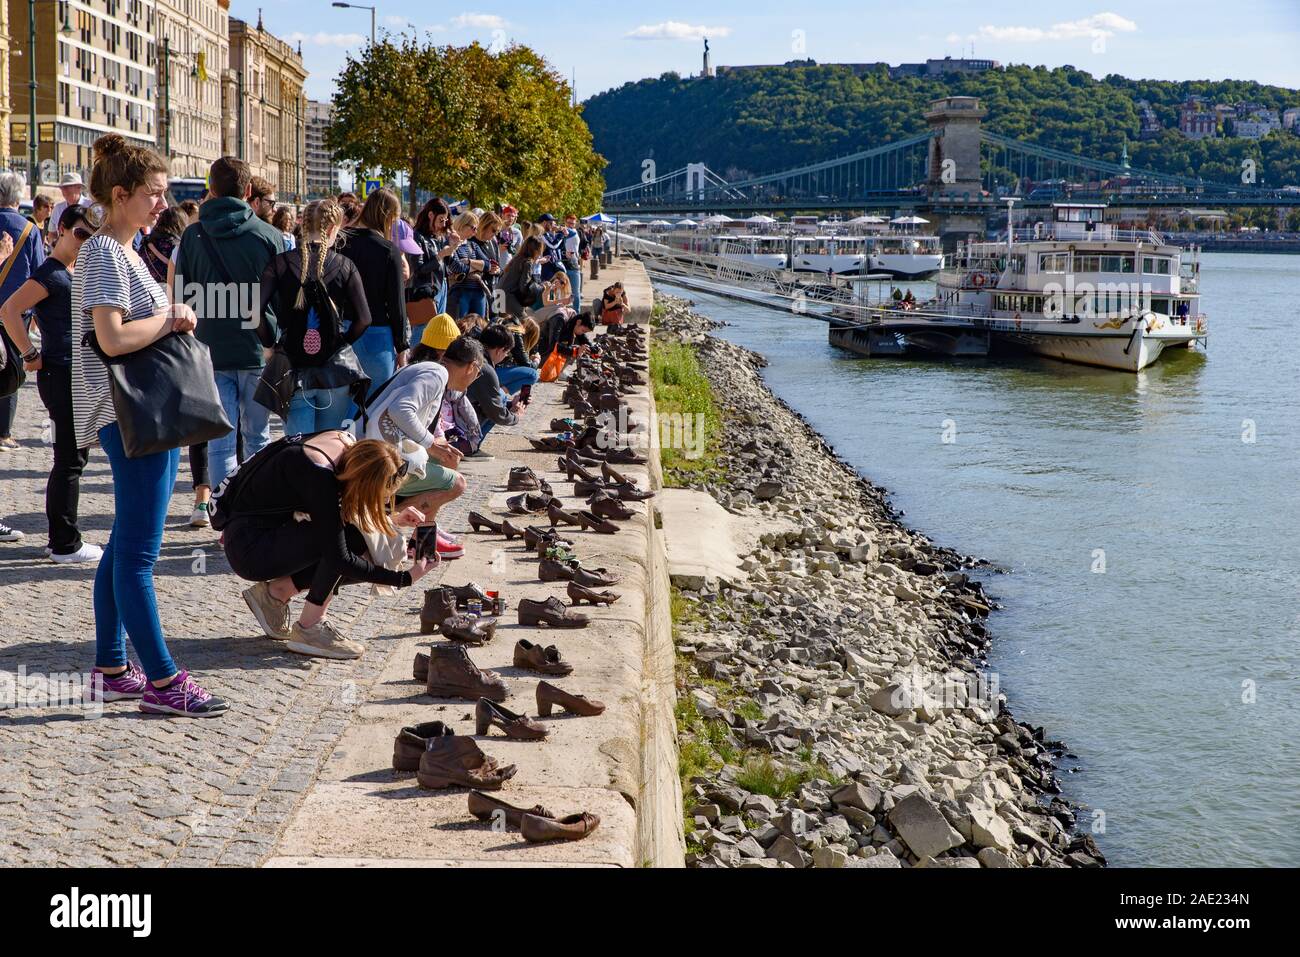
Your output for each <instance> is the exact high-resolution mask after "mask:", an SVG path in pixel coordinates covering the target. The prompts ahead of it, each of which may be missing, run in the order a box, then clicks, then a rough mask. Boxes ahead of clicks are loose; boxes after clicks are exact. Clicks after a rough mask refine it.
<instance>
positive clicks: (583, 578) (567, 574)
mask: <svg viewBox="0 0 1300 957" xmlns="http://www.w3.org/2000/svg"><path fill="white" fill-rule="evenodd" d="M537 577H538V578H539V579H540V580H541V581H544V582H560V581H572V582H577V583H578V584H579V585H582V586H584V587H586V588H608V587H609V586H610V585H617V584H618V583H619V582H620V581H622V580H623V579H622V577H621V576H619V575H616V574H614V573H613V572H611V571H609V570H608V569H606V568H583V567H582V563H581V562H580V561H578V559H576V558H570V559H567V560H561V559H558V558H550V557H546V558H543V559H542V560H541V561H540V562H538V564H537Z"/></svg>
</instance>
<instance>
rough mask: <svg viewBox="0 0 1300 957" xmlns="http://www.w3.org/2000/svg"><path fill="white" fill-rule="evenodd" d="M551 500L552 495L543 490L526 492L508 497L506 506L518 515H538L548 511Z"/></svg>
mask: <svg viewBox="0 0 1300 957" xmlns="http://www.w3.org/2000/svg"><path fill="white" fill-rule="evenodd" d="M551 501H552V499H551V496H550V495H546V494H544V493H541V492H525V493H524V494H523V495H516V496H514V497H513V498H508V499H506V507H507V508H508V509H510V511H512V512H514V513H515V514H516V515H536V514H538V513H539V512H544V511H546V506H548V505H549V504H551Z"/></svg>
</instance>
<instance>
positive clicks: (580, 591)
mask: <svg viewBox="0 0 1300 957" xmlns="http://www.w3.org/2000/svg"><path fill="white" fill-rule="evenodd" d="M568 592H569V601H571V602H573V603H574V604H575V605H581V604H582V603H583V602H584V601H585V602H589V603H591V604H593V605H612V604H614V602H616V601H618V600H619V599H620V598H622V597H623V596H622V595H620V594H618V593H617V592H612V591H594V590H592V589H590V588H588V587H587V586H586V585H579V584H578V583H577V582H575V581H570V582H569V587H568ZM516 664H518V662H517V661H516Z"/></svg>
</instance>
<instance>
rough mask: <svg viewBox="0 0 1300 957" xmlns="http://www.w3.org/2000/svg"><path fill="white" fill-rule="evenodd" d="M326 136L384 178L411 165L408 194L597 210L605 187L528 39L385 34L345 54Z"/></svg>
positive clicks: (535, 211) (558, 84)
mask: <svg viewBox="0 0 1300 957" xmlns="http://www.w3.org/2000/svg"><path fill="white" fill-rule="evenodd" d="M326 137H327V143H328V145H329V147H330V149H332V150H333V151H334V153H335V155H336V156H337V157H338V158H339V159H342V160H346V161H350V162H354V163H358V164H360V165H362V166H365V167H367V168H370V169H376V170H380V171H381V172H382V173H383V174H384V175H386V176H392V175H394V174H395V173H396V172H397V171H398V170H406V171H407V172H408V173H409V174H410V181H411V186H412V195H413V196H414V193H415V191H416V190H428V191H430V192H433V193H436V194H439V195H443V196H449V197H453V198H465V199H468V200H469V202H470V203H471V205H477V206H485V207H486V206H490V205H492V204H495V203H504V202H510V203H513V204H514V205H515V206H517V207H518V208H519V209H520V212H521V214H522V215H524V216H525V217H530V218H535V217H536V216H539V215H541V213H542V212H544V211H546V210H548V209H574V210H576V211H580V212H594V211H595V210H596V209H598V208H599V203H600V195H601V193H602V192H603V191H604V188H605V186H604V179H603V178H602V176H601V170H602V169H603V168H604V165H605V161H604V159H603V158H602V157H600V156H599V155H597V154H596V153H595V152H594V150H593V148H592V138H591V131H590V130H588V129H587V125H586V123H585V122H584V121H583V119H582V115H581V110H580V109H578V108H575V107H573V106H572V105H571V103H570V92H569V87H568V84H567V83H565V81H564V79H563V78H562V77H561V76H560V75H559V74H558V73H556V72H555V71H554V70H552V69H551V68H550V67H549V66H548V65H547V63H546V61H545V60H544V59H542V57H540V56H539V55H538V54H537V53H535V52H534V51H533V50H531V49H529V48H528V47H525V46H519V45H514V46H511V47H509V48H507V49H505V50H503V51H501V52H500V53H494V52H492V51H490V50H487V49H485V48H484V47H482V46H480V45H479V44H477V43H474V44H471V45H470V46H467V47H456V46H442V47H438V46H434V45H432V44H428V43H422V42H420V41H419V40H417V39H415V38H413V37H403V38H402V39H401V40H400V42H394V41H393V40H392V39H391V38H386V39H385V40H384V41H383V42H382V43H378V44H376V45H375V46H373V47H370V48H367V49H366V50H365V51H364V52H363V53H362V54H361V56H360V57H358V58H355V59H354V58H351V57H349V59H348V62H347V64H346V65H345V66H344V68H343V70H342V72H341V73H340V75H339V79H338V92H337V93H336V94H335V97H334V117H333V121H332V123H331V124H330V127H329V129H328V131H327V134H326ZM413 205H414V202H413Z"/></svg>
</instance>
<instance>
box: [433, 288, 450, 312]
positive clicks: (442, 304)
mask: <svg viewBox="0 0 1300 957" xmlns="http://www.w3.org/2000/svg"><path fill="white" fill-rule="evenodd" d="M433 301H434V302H436V303H437V304H438V314H439V315H441V314H442V313H444V312H446V311H447V284H446V283H443V284H442V285H441V286H440V287H439V288H438V292H437V294H436V295H435V296H434V297H433Z"/></svg>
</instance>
